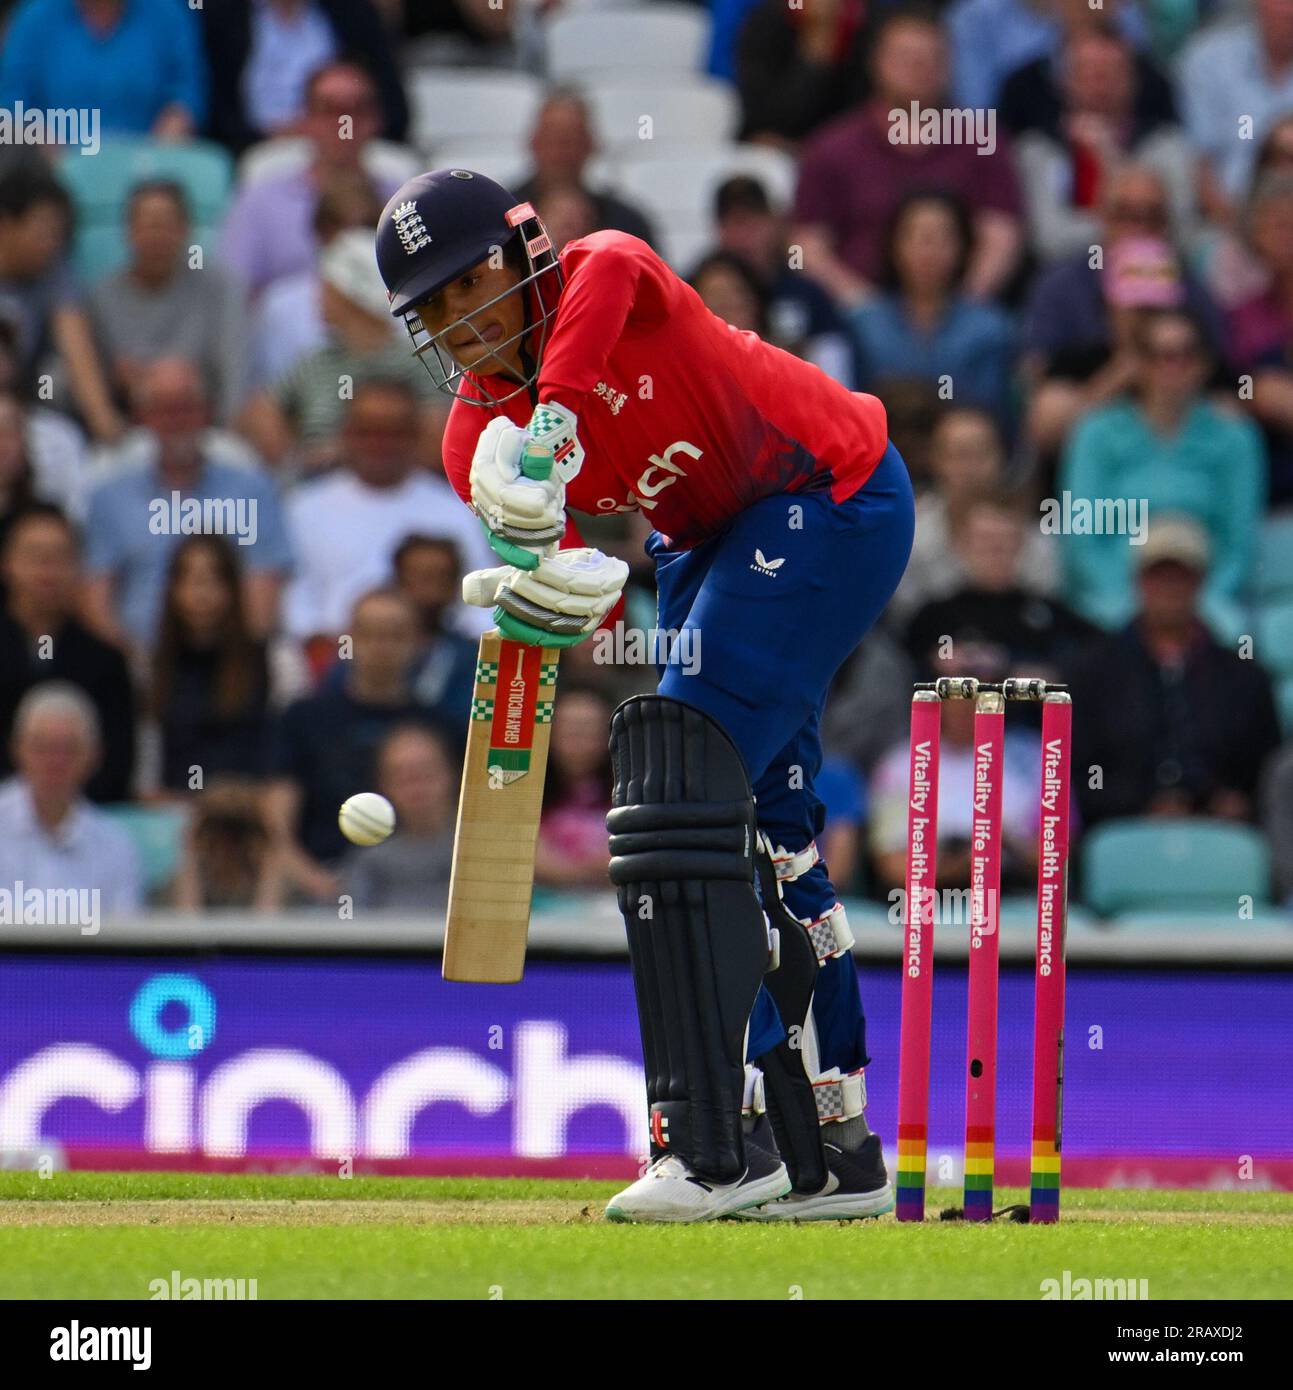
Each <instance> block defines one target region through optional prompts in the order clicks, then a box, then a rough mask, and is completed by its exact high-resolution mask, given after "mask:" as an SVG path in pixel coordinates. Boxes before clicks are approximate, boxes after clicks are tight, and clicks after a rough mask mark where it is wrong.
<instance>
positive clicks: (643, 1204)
mask: <svg viewBox="0 0 1293 1390" xmlns="http://www.w3.org/2000/svg"><path fill="white" fill-rule="evenodd" d="M746 1163H747V1165H748V1166H747V1167H746V1170H745V1172H744V1173H743V1174H742V1175H741V1177H739V1178H738V1179H737V1180H736V1181H735V1182H729V1183H712V1182H707V1181H706V1180H705V1179H704V1178H702V1177H699V1176H698V1175H697V1174H696V1173H694V1172H692V1170H691V1168H690V1167H689V1166H688V1165H687V1164H686V1163H685V1162H684V1161H683V1160H682V1159H681V1158H679V1157H678V1156H677V1155H676V1154H664V1155H662V1156H661V1157H660V1158H657V1159H656V1160H655V1162H654V1163H652V1164H651V1166H650V1168H648V1169H647V1171H646V1173H645V1175H644V1176H643V1177H640V1178H639V1179H638V1180H637V1182H635V1183H632V1184H630V1185H629V1186H628V1187H626V1188H625V1189H624V1191H623V1192H619V1193H616V1195H615V1196H614V1197H612V1198H611V1200H610V1202H609V1203H608V1204H607V1207H606V1219H607V1220H608V1221H714V1220H717V1218H718V1217H720V1216H730V1215H732V1213H733V1212H738V1211H742V1210H744V1209H745V1208H746V1207H757V1206H760V1205H762V1204H763V1203H766V1202H771V1201H775V1200H776V1198H778V1197H782V1196H784V1195H785V1194H786V1193H787V1192H789V1191H790V1174H789V1173H788V1172H787V1171H786V1165H785V1164H784V1163H782V1162H781V1160H780V1159H779V1158H777V1157H776V1156H775V1155H772V1154H769V1153H767V1152H766V1151H765V1150H763V1149H759V1148H756V1147H755V1146H754V1145H753V1144H750V1145H747V1146H746Z"/></svg>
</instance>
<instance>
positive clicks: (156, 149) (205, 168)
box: [58, 137, 233, 284]
mask: <svg viewBox="0 0 1293 1390" xmlns="http://www.w3.org/2000/svg"><path fill="white" fill-rule="evenodd" d="M58 177H59V180H60V182H61V183H62V184H63V186H64V187H65V188H66V189H67V191H68V194H69V195H70V197H71V199H72V204H73V206H74V207H75V209H76V242H75V245H74V246H73V250H72V256H73V262H74V264H75V266H76V269H77V271H78V273H79V274H80V275H81V276H83V277H84V279H85V280H86V281H87V283H90V284H93V283H94V281H96V280H98V279H100V278H101V277H102V276H103V275H105V274H108V273H110V272H111V271H113V270H116V269H117V268H118V267H119V266H120V265H122V264H123V263H124V262H125V259H126V245H125V239H124V237H123V235H122V226H123V222H124V218H125V207H126V198H127V195H128V194H129V192H130V190H131V188H133V187H134V185H135V184H137V183H141V182H142V181H143V180H145V179H172V180H174V181H175V182H176V183H178V184H179V185H180V186H181V187H182V188H183V189H184V192H185V194H186V196H187V197H188V201H189V210H190V213H191V214H192V218H193V229H194V234H195V239H196V240H197V242H198V244H199V245H209V244H210V243H211V242H212V241H213V240H214V229H215V228H216V227H217V226H218V225H219V223H220V220H221V218H223V216H224V213H225V208H226V207H227V206H228V203H229V197H230V193H231V190H232V187H233V160H232V159H230V157H229V155H228V154H227V153H226V152H225V151H224V150H223V149H221V148H220V146H219V145H213V144H211V143H209V142H207V141H205V140H195V141H192V142H191V143H189V144H186V145H173V144H168V143H163V142H160V141H155V140H132V139H127V138H125V137H116V138H114V139H113V140H112V142H111V143H110V144H105V145H104V146H103V148H102V149H101V150H100V151H99V153H98V154H97V155H95V156H94V157H93V158H82V157H81V156H80V155H79V154H77V153H75V152H69V153H68V154H66V155H64V157H63V159H62V160H61V161H60V162H59V166H58Z"/></svg>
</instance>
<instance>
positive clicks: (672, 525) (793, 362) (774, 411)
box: [444, 232, 888, 549]
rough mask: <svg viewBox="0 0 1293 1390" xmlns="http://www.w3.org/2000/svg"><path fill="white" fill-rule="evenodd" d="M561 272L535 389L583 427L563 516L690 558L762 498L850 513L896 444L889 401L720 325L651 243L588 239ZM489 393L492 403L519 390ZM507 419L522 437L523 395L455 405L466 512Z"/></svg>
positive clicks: (450, 461)
mask: <svg viewBox="0 0 1293 1390" xmlns="http://www.w3.org/2000/svg"><path fill="white" fill-rule="evenodd" d="M561 268H562V271H563V274H564V276H565V287H564V289H563V290H562V292H561V298H560V300H559V301H558V305H557V313H556V318H555V320H554V321H553V322H552V324H551V325H550V327H549V332H548V340H547V343H546V344H545V346H544V349H543V357H542V363H541V367H540V371H539V383H538V385H539V400H540V401H541V402H545V403H546V402H548V401H556V402H557V403H558V404H559V405H563V406H565V407H566V409H567V410H572V411H574V412H575V414H576V415H577V416H578V418H579V440H580V443H582V444H583V446H584V464H583V467H582V468H581V469H580V471H579V474H578V476H577V477H575V478H574V479H572V480H571V482H570V483H569V484H568V485H567V488H566V502H567V505H568V506H570V507H573V508H574V509H575V510H577V511H582V512H592V513H606V512H616V511H629V510H637V509H638V508H641V510H642V511H643V512H644V513H645V514H646V516H647V518H648V520H649V521H650V523H651V525H652V526H653V527H654V528H655V529H656V530H657V531H660V532H661V533H662V534H664V535H665V536H667V537H669V539H670V541H671V543H672V544H673V545H674V546H675V547H679V548H684V549H685V548H688V547H690V546H693V545H695V544H697V543H698V542H700V541H702V540H705V539H706V538H707V537H709V536H712V535H714V534H715V533H716V532H718V531H720V530H722V528H723V526H724V525H725V524H726V523H727V522H728V521H729V520H731V518H732V517H734V516H736V515H737V514H739V513H740V512H742V511H743V510H744V509H745V508H746V507H748V506H749V505H750V504H751V503H752V502H755V501H757V500H758V499H759V498H761V497H767V496H769V495H770V494H772V493H777V492H797V491H799V490H801V489H802V488H805V487H807V486H810V485H811V486H813V487H829V488H830V490H831V496H832V497H833V498H834V500H835V501H837V502H842V501H843V500H844V499H845V498H847V497H851V496H852V495H853V493H855V492H856V491H857V490H858V489H859V488H860V487H861V486H862V485H863V483H865V482H866V480H867V479H868V478H869V477H870V476H871V473H872V471H873V470H874V468H875V466H876V464H877V463H878V462H879V461H880V457H881V455H882V454H883V453H884V451H885V448H886V446H887V444H888V430H887V422H886V419H885V411H884V406H883V405H882V404H881V403H880V401H879V400H877V399H876V397H874V396H867V395H863V394H862V393H860V392H853V391H849V390H847V389H846V388H845V387H843V386H841V385H840V384H839V383H838V382H836V381H833V380H832V379H831V378H830V377H828V376H827V375H826V374H825V373H824V372H823V371H821V370H820V369H819V368H818V367H815V366H813V365H812V364H811V363H809V362H804V361H801V360H800V359H799V358H797V357H793V356H791V354H790V353H788V352H783V351H782V350H781V349H780V348H776V347H773V346H771V345H770V344H769V343H765V342H763V341H762V340H761V339H760V338H759V337H758V335H757V334H754V333H743V332H740V331H738V330H737V329H735V328H732V327H731V326H730V325H729V324H726V323H724V322H723V320H722V319H720V318H719V317H718V316H717V315H716V314H713V313H711V312H710V310H709V309H707V308H706V307H705V305H704V303H703V302H702V301H701V298H700V296H699V295H698V294H697V293H696V292H695V290H693V289H692V288H691V287H690V286H689V285H687V284H685V283H684V282H683V281H682V280H680V279H679V278H678V277H677V276H676V275H675V274H674V273H673V271H672V270H670V269H669V267H668V266H667V265H666V264H665V263H664V262H663V261H662V260H661V259H660V257H659V256H657V255H656V253H655V252H654V251H652V250H651V248H650V247H649V246H648V245H647V244H646V242H644V241H641V240H639V239H638V238H637V237H634V236H629V235H628V234H627V233H624V232H594V233H593V234H592V236H587V237H583V238H581V239H580V240H578V241H572V242H570V243H569V244H568V245H567V246H566V248H565V250H564V251H563V252H562V253H561ZM471 381H472V377H471V374H470V373H468V374H467V376H466V389H467V390H470V389H471V387H470V383H471ZM489 382H490V388H491V390H492V391H493V393H494V394H495V395H502V394H505V393H506V391H508V390H511V389H514V386H515V384H514V383H512V384H511V385H509V384H508V383H507V382H506V380H505V379H503V378H490V379H489ZM500 413H506V414H507V416H508V417H509V418H510V419H511V420H513V421H515V423H516V424H518V425H526V424H528V423H529V419H530V416H531V414H532V413H533V408H532V406H531V404H530V401H529V399H528V396H527V394H526V393H524V392H522V393H521V394H519V395H517V396H514V397H513V398H512V400H510V401H508V402H506V403H505V404H504V405H503V406H500V407H495V408H485V407H482V406H480V405H470V404H467V403H466V402H464V401H461V400H458V401H455V402H454V405H453V409H452V411H451V412H450V416H449V423H448V426H447V427H446V430H445V436H444V465H445V472H446V474H447V475H448V478H449V481H450V482H451V483H452V484H453V486H454V488H455V489H456V491H457V492H458V495H459V496H460V497H462V498H463V499H464V501H470V499H471V485H470V482H469V474H470V470H471V458H472V454H473V452H474V450H475V447H476V440H477V438H478V436H479V434H480V431H481V430H482V429H483V428H484V427H485V425H486V423H487V422H488V421H489V419H490V418H491V416H492V415H495V414H500Z"/></svg>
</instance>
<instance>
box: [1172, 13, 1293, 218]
mask: <svg viewBox="0 0 1293 1390" xmlns="http://www.w3.org/2000/svg"><path fill="white" fill-rule="evenodd" d="M1177 90H1178V91H1179V92H1180V94H1181V102H1182V107H1183V109H1184V113H1185V125H1186V130H1187V132H1188V133H1189V137H1190V143H1191V144H1193V145H1194V146H1195V148H1196V149H1198V150H1200V151H1201V152H1202V155H1203V159H1202V161H1201V162H1202V166H1203V167H1202V169H1201V174H1202V179H1201V192H1202V195H1203V201H1204V208H1205V211H1206V212H1207V213H1208V214H1209V216H1210V217H1212V218H1213V219H1214V220H1217V221H1224V220H1225V215H1226V213H1227V212H1228V211H1229V209H1230V208H1232V207H1233V206H1234V205H1235V204H1236V203H1237V202H1238V201H1239V199H1240V198H1241V197H1242V196H1243V191H1244V187H1245V184H1246V183H1247V181H1248V178H1249V174H1250V171H1251V169H1252V162H1253V157H1254V155H1255V154H1256V152H1257V149H1258V147H1259V146H1260V144H1261V142H1262V138H1263V137H1264V136H1265V134H1266V132H1267V131H1268V130H1269V129H1270V128H1271V127H1272V126H1273V125H1274V124H1275V122H1276V120H1277V119H1278V118H1279V117H1280V116H1283V115H1285V114H1286V113H1287V112H1288V111H1290V110H1293V0H1255V3H1254V4H1253V7H1252V17H1251V18H1246V19H1244V20H1243V21H1242V22H1240V23H1237V24H1229V23H1225V24H1217V25H1210V26H1209V27H1208V28H1206V29H1204V30H1203V32H1202V33H1200V34H1198V35H1197V36H1196V37H1195V38H1193V39H1191V41H1190V43H1189V44H1188V45H1187V46H1186V48H1185V51H1184V52H1183V53H1182V55H1181V62H1180V71H1179V73H1178V79H1177Z"/></svg>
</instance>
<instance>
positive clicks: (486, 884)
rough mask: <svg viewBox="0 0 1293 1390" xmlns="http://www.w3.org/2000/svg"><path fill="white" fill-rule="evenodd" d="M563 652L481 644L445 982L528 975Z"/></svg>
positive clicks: (499, 640)
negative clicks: (538, 851)
mask: <svg viewBox="0 0 1293 1390" xmlns="http://www.w3.org/2000/svg"><path fill="white" fill-rule="evenodd" d="M552 467H553V453H552V450H551V449H550V448H548V447H546V446H543V445H534V446H531V447H529V448H527V449H526V450H525V452H524V454H523V455H522V459H521V471H522V472H523V473H524V474H525V475H526V477H529V478H535V479H544V478H547V477H548V476H549V475H550V474H551V472H552ZM520 561H521V557H520V556H519V555H518V556H517V557H516V559H515V560H514V561H513V562H514V563H519V562H520ZM534 563H535V561H533V560H530V561H529V562H528V563H527V564H525V565H524V567H525V568H527V569H528V568H531V567H532V566H533V564H534ZM559 653H560V648H559V647H536V646H532V645H530V644H529V643H526V642H516V641H513V640H512V639H511V638H507V637H504V636H502V634H501V633H500V632H499V631H498V630H497V629H496V628H495V629H494V630H492V631H490V632H486V633H485V634H484V635H483V636H482V637H481V639H480V649H479V651H478V652H477V654H476V690H475V694H474V696H473V698H472V702H471V720H470V722H469V724H468V727H467V756H466V759H465V760H464V762H463V767H462V790H461V791H460V792H459V794H458V821H457V826H456V829H455V832H454V844H453V865H452V867H451V869H450V872H449V912H448V917H447V918H446V921H445V937H444V959H443V960H442V961H441V964H440V973H441V974H442V975H443V976H444V978H445V979H446V980H461V981H464V982H466V983H470V984H490V985H511V984H515V983H516V982H517V981H518V980H519V979H520V978H521V976H522V975H523V974H524V973H525V939H526V936H527V935H528V933H529V930H530V897H531V894H532V893H533V891H534V849H535V845H536V844H537V843H538V839H539V815H540V812H541V811H542V810H543V779H544V777H545V775H546V774H547V770H548V740H549V738H550V737H551V734H552V707H553V698H554V696H555V695H556V689H555V687H556V684H557V657H558V655H559Z"/></svg>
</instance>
